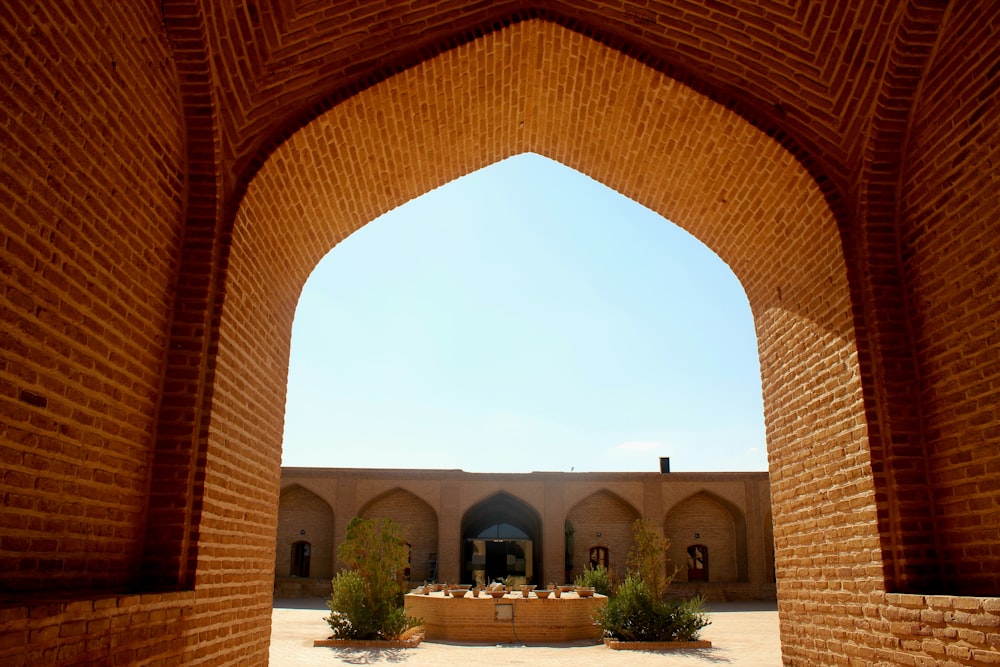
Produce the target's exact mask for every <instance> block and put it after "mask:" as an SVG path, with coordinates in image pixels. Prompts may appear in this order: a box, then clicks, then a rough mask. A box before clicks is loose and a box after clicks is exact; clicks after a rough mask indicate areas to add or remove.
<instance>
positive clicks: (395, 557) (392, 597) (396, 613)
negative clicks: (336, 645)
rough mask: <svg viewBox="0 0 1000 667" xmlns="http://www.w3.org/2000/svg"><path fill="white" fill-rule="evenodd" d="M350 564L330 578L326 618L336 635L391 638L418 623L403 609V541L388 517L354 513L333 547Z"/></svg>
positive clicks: (404, 562) (404, 547)
mask: <svg viewBox="0 0 1000 667" xmlns="http://www.w3.org/2000/svg"><path fill="white" fill-rule="evenodd" d="M337 554H338V555H339V556H340V558H341V559H342V560H343V561H344V562H345V563H347V565H348V566H349V568H350V569H346V570H341V571H340V572H339V573H338V574H337V576H336V577H334V579H333V593H332V595H331V596H330V601H329V602H328V603H327V606H328V607H329V608H330V616H329V618H327V619H326V621H327V623H329V624H330V627H331V628H332V629H333V636H334V637H335V638H337V639H396V638H398V637H399V636H400V635H402V634H403V633H404V632H406V630H408V629H409V628H411V627H414V626H416V625H419V624H420V622H421V621H420V620H419V619H414V618H410V617H408V616H407V615H406V612H405V610H404V609H403V592H404V586H405V584H404V582H403V579H402V571H403V568H404V567H405V566H406V561H407V549H406V542H405V541H404V540H403V538H402V537H401V536H400V534H399V527H398V525H397V524H396V523H395V522H393V521H391V520H390V519H360V518H357V517H355V518H354V519H353V520H352V521H351V523H350V525H348V527H347V535H346V537H345V540H344V543H343V544H341V545H340V548H339V549H338V550H337Z"/></svg>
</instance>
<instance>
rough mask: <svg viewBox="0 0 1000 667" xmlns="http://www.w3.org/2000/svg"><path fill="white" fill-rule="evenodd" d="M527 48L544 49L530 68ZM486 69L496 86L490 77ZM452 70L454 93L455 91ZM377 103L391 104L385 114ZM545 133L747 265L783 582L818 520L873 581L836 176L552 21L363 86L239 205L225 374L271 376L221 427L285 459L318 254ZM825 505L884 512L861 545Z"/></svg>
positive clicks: (863, 436)
mask: <svg viewBox="0 0 1000 667" xmlns="http://www.w3.org/2000/svg"><path fill="white" fill-rule="evenodd" d="M556 43H558V44H559V48H555V44H556ZM542 55H544V58H541V60H539V56H542ZM511 58H513V60H514V61H515V62H517V63H528V62H542V63H543V66H542V67H540V68H526V69H527V70H529V71H526V72H520V71H519V72H518V73H517V76H514V75H513V74H512V72H511V71H510V69H509V67H508V65H509V62H510V59H511ZM468 62H476V63H479V64H478V65H477V67H479V68H480V70H478V71H477V73H476V76H472V77H468V76H466V68H465V63H468ZM581 66H588V67H594V71H595V73H596V74H597V76H595V77H594V78H593V79H591V78H587V79H586V80H582V79H581V80H580V81H576V82H575V83H574V85H577V86H581V88H580V90H578V91H577V93H578V94H574V95H573V96H572V99H573V100H574V102H573V103H572V104H571V103H569V102H568V101H567V100H568V99H569V98H567V97H566V96H565V95H564V94H563V92H561V89H560V81H562V79H561V77H560V75H559V72H563V71H575V70H577V69H579V68H580V67H581ZM479 75H482V76H483V77H485V80H490V81H494V82H495V86H493V87H488V88H481V87H480V86H478V84H477V83H476V81H478V80H479V79H478V77H479ZM428 77H431V78H432V79H433V80H434V81H435V85H434V86H433V88H430V87H428V85H427V82H428ZM623 86H624V87H623ZM444 89H446V90H448V91H449V95H447V96H441V95H439V94H438V91H440V90H444ZM494 90H502V91H506V93H505V94H504V95H502V96H497V95H495V94H494V92H493V91H494ZM610 91H615V92H614V95H610ZM452 93H454V95H452ZM511 100H514V101H515V103H511ZM581 100H582V102H581ZM626 100H628V103H626V102H625V101H626ZM636 103H638V106H637V104H636ZM375 109H381V110H382V111H391V113H388V115H385V116H383V117H381V118H379V119H378V120H377V121H376V120H375V118H374V116H372V114H371V113H370V112H371V111H372V110H375ZM636 109H640V110H641V113H638V114H637V112H636ZM651 117H652V118H655V119H656V122H655V123H648V122H647V121H648V119H649V118H651ZM587 128H590V130H591V134H589V135H588V134H587V133H586V129H587ZM581 130H584V132H583V134H581ZM581 137H582V139H581ZM442 138H446V141H442ZM526 151H531V152H535V153H538V154H540V155H543V156H546V157H549V158H551V159H554V160H556V161H558V162H560V163H562V164H565V165H567V166H569V167H570V168H573V169H576V170H578V171H580V172H581V173H584V174H587V175H589V176H590V177H592V178H594V179H595V180H597V181H599V182H602V183H605V184H607V185H608V186H610V187H612V188H613V189H615V190H616V191H618V192H620V193H622V194H624V195H625V196H628V197H630V198H631V199H633V200H635V201H637V202H639V203H640V204H642V205H644V206H646V207H648V208H649V209H651V210H653V211H656V212H657V213H658V214H660V215H661V216H663V217H664V218H666V219H669V220H672V221H674V222H676V223H677V224H678V225H679V226H681V227H682V228H684V229H686V230H687V231H688V232H690V233H691V234H692V235H693V236H695V237H696V238H698V239H700V240H701V241H702V242H703V243H705V244H706V245H707V246H708V247H709V248H711V249H712V250H713V251H714V252H715V253H716V254H717V255H718V256H719V257H720V258H721V259H722V260H723V261H724V262H726V264H728V265H729V266H730V268H731V269H732V270H733V272H734V274H735V275H736V276H737V277H738V279H739V280H740V282H741V284H742V285H743V286H744V289H745V291H746V294H747V297H748V300H749V302H750V306H751V310H752V312H753V315H754V321H755V328H756V331H757V340H758V350H759V354H760V359H761V376H762V393H763V397H764V412H765V422H766V426H767V438H768V450H769V455H770V460H771V472H772V499H773V508H774V513H775V516H776V518H777V522H778V523H777V525H776V527H775V543H776V559H777V561H778V562H779V575H778V590H779V597H780V594H781V591H782V590H783V589H784V588H785V587H791V588H795V587H797V586H799V585H801V584H803V583H804V582H799V581H797V576H799V575H797V574H796V573H799V572H804V571H805V570H806V568H805V567H799V565H801V564H802V563H801V562H800V561H801V558H802V556H801V555H800V553H799V552H797V551H796V550H795V549H793V548H792V545H793V544H794V543H796V542H799V541H801V539H803V535H806V536H809V535H813V536H814V537H815V539H813V540H812V542H811V544H813V546H814V547H815V548H814V549H813V551H812V553H811V554H810V558H818V559H822V560H823V561H824V562H827V563H829V567H830V568H832V570H831V576H833V575H834V574H835V572H842V571H851V572H854V573H856V577H857V578H858V579H859V580H864V581H863V582H859V585H864V586H870V585H871V581H870V573H871V572H872V571H873V570H878V571H882V569H883V563H882V559H881V541H880V537H881V534H880V533H879V528H880V527H883V524H882V523H880V521H881V518H880V515H879V513H878V512H877V511H876V509H875V482H876V481H877V478H876V476H875V475H874V474H873V472H872V467H871V465H872V461H871V459H870V451H869V448H868V443H867V426H866V421H865V415H864V410H863V396H862V391H861V381H860V373H859V371H858V362H857V348H856V344H855V338H854V327H853V315H852V308H851V299H850V291H849V289H848V285H847V278H846V271H845V267H844V258H843V253H842V249H841V245H840V238H839V234H838V230H837V225H836V222H835V220H834V217H833V213H832V212H831V211H830V209H829V207H828V205H827V203H826V200H825V197H824V194H823V192H822V191H821V189H820V188H819V187H818V186H817V184H816V183H815V181H813V179H812V178H811V177H810V175H809V174H808V173H807V172H806V171H805V170H804V169H803V168H802V167H801V165H799V164H798V163H797V162H796V161H795V159H794V157H793V156H791V155H790V154H788V153H787V152H786V151H785V150H784V149H783V148H782V147H781V146H780V145H778V144H777V143H776V142H774V141H773V140H771V139H769V138H768V137H766V136H765V135H763V134H761V133H760V132H759V131H757V130H756V129H755V128H753V127H752V126H751V125H749V124H748V123H746V122H744V121H742V120H741V119H740V118H739V117H738V116H736V115H735V114H734V113H732V112H731V111H729V110H727V109H725V108H723V107H721V106H720V105H718V104H716V103H715V102H713V101H712V100H710V99H708V98H705V97H703V96H701V95H699V94H697V93H695V92H693V91H691V90H690V89H687V88H685V87H684V86H683V85H682V84H680V83H678V82H676V81H674V80H671V79H669V78H668V77H666V76H664V75H662V74H661V73H658V72H655V71H652V70H649V69H648V68H646V67H644V66H643V65H642V64H641V63H638V62H633V61H629V60H628V59H624V58H622V56H621V54H619V53H616V52H613V51H609V50H607V49H606V47H603V46H601V45H600V44H597V43H594V42H590V41H588V40H587V38H586V37H584V36H581V35H576V34H572V33H567V32H566V31H565V30H564V29H562V28H559V27H558V26H554V25H551V24H547V23H545V22H524V23H519V24H517V25H516V26H511V27H510V28H507V29H504V30H502V31H499V32H497V33H493V34H490V35H486V36H484V37H483V38H482V39H480V40H477V41H475V42H472V43H470V44H467V45H463V46H461V47H458V48H456V49H455V50H454V51H451V52H448V53H445V54H442V55H441V56H439V57H437V58H435V59H433V60H431V61H428V62H427V63H425V65H422V66H418V67H415V68H413V69H411V70H407V71H405V72H401V73H400V74H398V75H397V76H396V77H394V78H393V81H392V85H391V86H388V85H387V86H382V85H375V86H373V87H372V88H370V89H368V90H366V91H364V92H362V93H359V94H358V95H356V96H355V97H352V98H350V99H348V100H345V101H344V102H343V103H342V104H340V105H338V106H336V107H334V108H332V109H331V110H330V111H329V112H327V114H324V115H323V116H321V117H320V118H318V119H317V120H316V121H314V122H313V123H311V124H310V125H308V126H307V127H305V128H303V129H302V130H301V131H300V132H298V133H297V134H295V135H294V136H292V137H291V138H290V139H289V140H288V142H286V143H285V144H283V145H282V146H281V147H279V148H278V149H277V150H276V151H275V153H274V154H273V155H272V157H271V159H269V160H268V161H267V163H266V164H264V165H263V167H262V168H261V170H260V171H259V172H258V173H257V176H256V177H255V179H254V181H253V182H252V183H251V184H250V186H249V187H248V189H247V193H246V197H245V198H244V200H243V203H242V205H241V207H240V211H239V213H238V214H237V217H236V220H235V222H234V227H233V236H232V246H231V252H230V255H229V265H228V274H227V289H226V301H225V305H224V308H223V313H222V318H221V322H220V328H219V344H218V345H219V347H218V349H219V353H218V355H217V358H216V364H217V367H216V376H217V382H219V383H221V385H222V386H227V387H238V386H248V387H252V388H253V391H252V392H251V394H250V395H249V396H248V395H247V393H245V392H243V393H239V400H238V401H235V400H233V399H234V398H235V396H236V394H233V395H232V396H229V395H226V394H219V395H217V396H216V399H215V403H214V408H213V410H215V412H216V415H217V417H218V418H219V419H218V421H216V422H213V424H214V425H215V428H214V430H213V434H212V435H211V436H210V440H213V441H214V438H215V437H218V436H217V434H220V433H221V430H222V429H223V428H225V429H232V430H235V431H238V432H241V433H246V434H248V441H249V442H252V443H254V449H255V451H257V452H259V453H260V454H261V456H262V457H263V459H266V460H267V461H269V462H270V464H271V465H276V462H277V460H278V458H279V451H280V448H279V445H278V443H280V425H281V423H282V414H283V408H284V401H283V390H284V388H285V387H284V382H283V380H284V378H285V369H286V368H287V359H288V349H289V345H290V332H291V323H292V319H293V315H294V310H295V304H296V301H297V298H298V296H299V294H300V290H301V287H302V285H303V284H304V282H305V280H306V279H307V277H308V275H309V273H310V272H311V271H312V269H313V268H314V267H315V265H316V264H317V263H318V262H319V260H320V259H321V258H322V257H323V256H324V255H325V254H326V253H327V252H328V251H329V250H330V248H332V247H334V246H335V245H336V244H337V243H338V242H340V241H341V240H342V239H344V238H346V237H347V236H348V235H349V234H350V233H352V232H353V231H354V230H355V229H357V228H359V227H360V226H362V225H364V224H366V223H367V222H369V221H370V220H373V219H374V218H376V217H377V216H378V215H380V214H381V213H383V212H385V211H387V210H389V209H391V208H394V207H395V206H398V205H399V204H401V203H403V202H405V201H408V200H409V199H412V198H414V197H416V196H418V195H419V194H422V193H423V192H426V191H428V190H431V189H433V188H435V187H438V186H439V185H441V184H442V183H445V182H448V181H450V180H453V179H455V178H458V177H460V176H462V175H464V174H467V173H469V172H470V171H473V170H475V169H478V168H481V167H482V166H485V165H487V164H491V163H493V162H495V161H497V160H499V159H502V158H504V157H507V156H509V155H513V154H517V153H521V152H526ZM358 155H367V156H370V159H366V160H358V159H356V156H358ZM306 184H308V185H306ZM248 313H249V315H248ZM254 313H267V315H268V316H267V317H254V316H253V314H254ZM248 321H249V322H251V323H252V326H251V325H248V324H247V323H248ZM251 369H252V373H251ZM261 425H263V428H261V427H260V426H261ZM212 446H216V447H221V446H222V444H221V443H220V442H214V445H213V443H212V442H210V448H211V447H212ZM834 467H835V468H836V469H837V470H839V471H840V474H842V475H843V479H844V483H842V484H839V485H838V486H837V487H836V488H835V489H833V490H831V491H830V492H829V493H827V494H825V495H824V496H823V497H819V496H818V495H817V494H815V493H812V492H810V491H809V490H810V489H811V488H813V480H814V474H815V473H816V472H817V471H821V470H825V469H832V468H834ZM775 471H780V472H781V474H780V475H779V476H774V474H773V473H774V472H775ZM859 505H860V506H863V507H865V508H867V509H866V511H865V512H863V513H859V512H857V511H856V510H855V508H856V507H857V506H859ZM818 507H822V508H825V509H828V510H829V511H830V512H834V513H839V514H842V515H844V516H850V517H851V518H852V520H861V521H864V522H869V523H870V525H867V524H866V527H865V528H864V529H863V530H860V531H856V532H860V537H859V538H857V539H856V540H855V541H854V542H853V544H855V548H852V550H851V551H850V552H846V553H845V552H844V551H843V550H842V549H841V548H840V547H839V545H838V543H837V542H835V541H830V540H828V539H825V536H823V535H820V534H818V533H817V531H816V529H815V527H814V521H813V518H814V516H815V513H816V511H817V508H818ZM849 508H850V511H849ZM808 539H812V538H808ZM713 562H715V561H714V560H713ZM838 576H839V575H838ZM877 585H879V586H882V585H883V582H878V584H877Z"/></svg>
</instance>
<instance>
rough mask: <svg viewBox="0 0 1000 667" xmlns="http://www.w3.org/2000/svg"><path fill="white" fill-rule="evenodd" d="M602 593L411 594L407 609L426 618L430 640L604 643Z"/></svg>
mask: <svg viewBox="0 0 1000 667" xmlns="http://www.w3.org/2000/svg"><path fill="white" fill-rule="evenodd" d="M607 600H608V599H607V598H606V597H605V596H603V595H597V594H595V595H593V597H584V598H581V597H580V596H579V595H577V594H576V593H569V592H567V593H563V594H562V597H560V598H556V597H552V596H550V597H547V598H541V597H537V594H536V596H529V597H524V596H521V595H513V596H512V595H509V594H508V595H507V597H501V598H493V597H490V596H486V595H482V596H480V597H478V598H474V597H471V596H467V597H463V598H458V599H450V598H449V599H446V598H445V596H444V594H443V593H439V592H435V593H430V594H429V595H416V594H412V593H411V594H409V595H407V596H406V597H405V601H404V606H405V608H406V613H407V615H408V616H415V617H417V618H422V619H423V620H424V639H425V640H426V641H435V640H436V641H455V642H469V643H482V644H511V643H518V642H520V643H541V644H554V643H561V642H570V641H578V640H581V639H590V640H593V641H594V643H599V642H600V641H601V634H602V633H601V629H600V628H599V627H598V626H596V625H594V613H595V612H596V611H597V610H598V609H599V608H600V607H602V606H604V605H605V604H606V603H607Z"/></svg>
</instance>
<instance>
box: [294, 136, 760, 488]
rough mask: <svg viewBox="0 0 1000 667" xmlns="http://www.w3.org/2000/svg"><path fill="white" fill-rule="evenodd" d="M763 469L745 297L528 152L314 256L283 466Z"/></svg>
mask: <svg viewBox="0 0 1000 667" xmlns="http://www.w3.org/2000/svg"><path fill="white" fill-rule="evenodd" d="M660 456H669V457H670V459H671V469H672V470H673V471H698V470H740V471H743V470H766V469H767V455H766V452H765V439H764V420H763V406H762V401H761V384H760V367H759V362H758V357H757V342H756V337H755V334H754V329H753V320H752V317H751V314H750V307H749V304H748V303H747V299H746V295H745V293H744V291H743V288H742V287H741V286H740V284H739V282H738V281H737V280H736V278H735V276H733V274H732V272H731V271H730V270H729V268H728V267H727V266H726V265H725V264H724V263H723V262H722V261H721V260H719V258H718V257H716V256H715V255H714V254H713V253H712V252H711V251H710V250H709V249H708V248H706V247H705V246H704V245H702V244H701V243H700V242H699V241H697V240H695V239H694V238H693V237H691V236H690V235H689V234H687V233H686V232H684V231H683V230H681V229H680V228H678V227H677V226H676V225H674V224H672V223H671V222H668V221H667V220H665V219H663V218H662V217H661V216H659V215H657V214H655V213H653V212H651V211H649V210H648V209H645V208H643V207H642V206H640V205H638V204H636V203H635V202H633V201H631V200H629V199H626V198H624V197H622V196H621V195H619V194H617V193H616V192H614V191H612V190H610V189H608V188H606V187H604V186H603V185H601V184H599V183H597V182H596V181H594V180H592V179H590V178H588V177H586V176H584V175H582V174H580V173H578V172H575V171H573V170H570V169H568V168H566V167H564V166H562V165H560V164H558V163H556V162H553V161H551V160H548V159H546V158H542V157H539V156H537V155H532V154H526V155H520V156H516V157H514V158H510V159H508V160H504V161H502V162H499V163H497V164H494V165H492V166H490V167H487V168H485V169H483V170H481V171H478V172H475V173H472V174H469V175H468V176H466V177H464V178H462V179H459V180H457V181H455V182H453V183H450V184H448V185H445V186H444V187H441V188H439V189H437V190H434V191H432V192H429V193H427V194H426V195H424V196H422V197H420V198H418V199H415V200H413V201H411V202H409V203H408V204H406V205H404V206H401V207H400V208H398V209H396V210H394V211H391V212H390V213H388V214H386V215H384V216H382V217H381V218H379V219H377V220H375V221H373V222H372V223H370V224H368V225H366V226H365V227H364V228H362V229H361V230H359V231H358V232H356V233H355V234H353V235H352V236H350V237H349V238H347V239H346V240H345V241H343V242H342V243H341V244H340V245H338V246H337V247H336V248H334V249H333V250H332V251H331V252H330V253H329V255H327V257H326V258H325V259H324V260H323V261H322V262H320V264H319V265H318V266H317V267H316V269H315V271H314V272H313V275H312V276H311V277H310V279H309V281H308V283H307V284H306V286H305V288H304V290H303V293H302V297H301V299H300V301H299V305H298V310H297V312H296V317H295V323H294V327H293V332H292V351H291V360H290V368H289V376H288V401H287V406H286V415H285V437H284V455H283V463H284V465H289V466H330V467H371V468H397V467H398V468H461V469H464V470H467V471H473V472H528V471H532V470H556V471H566V472H568V471H570V470H576V471H581V472H582V471H602V470H603V471H656V470H658V469H659V461H658V458H659V457H660Z"/></svg>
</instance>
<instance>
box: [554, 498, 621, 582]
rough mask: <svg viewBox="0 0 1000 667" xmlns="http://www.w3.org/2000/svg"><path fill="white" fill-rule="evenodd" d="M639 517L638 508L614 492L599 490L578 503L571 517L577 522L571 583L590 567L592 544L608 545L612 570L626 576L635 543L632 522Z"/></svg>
mask: <svg viewBox="0 0 1000 667" xmlns="http://www.w3.org/2000/svg"><path fill="white" fill-rule="evenodd" d="M639 517H640V513H639V511H638V510H637V509H636V508H635V507H632V506H631V505H629V504H628V503H627V502H625V501H624V500H623V499H622V498H621V497H620V496H617V495H615V494H614V493H611V492H610V491H598V492H597V493H594V494H592V495H590V496H587V497H586V498H584V499H583V500H581V501H580V502H578V503H577V504H576V505H574V506H573V508H572V509H571V510H570V512H569V515H568V516H567V519H568V520H569V521H570V523H572V524H573V569H572V570H571V571H570V572H569V575H568V577H567V583H572V582H573V580H574V579H575V578H576V577H577V576H579V575H580V574H581V573H582V572H583V571H584V569H585V568H586V567H587V566H588V563H589V562H590V549H591V548H592V547H605V548H607V549H608V570H610V572H611V574H612V576H613V577H616V578H618V579H622V578H624V577H625V566H626V562H627V559H628V552H629V551H630V550H631V549H632V546H633V545H634V544H635V540H634V539H633V538H632V524H633V522H634V521H635V520H636V519H638V518H639ZM557 583H560V582H557Z"/></svg>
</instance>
